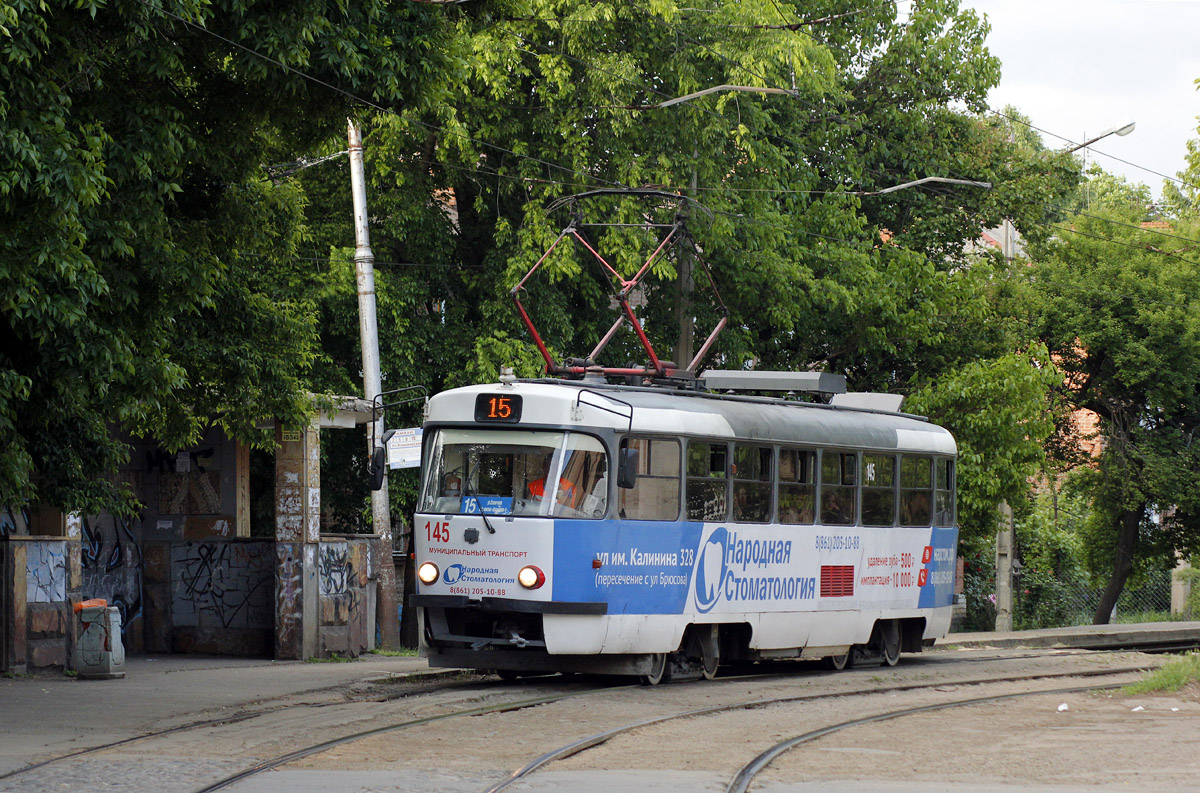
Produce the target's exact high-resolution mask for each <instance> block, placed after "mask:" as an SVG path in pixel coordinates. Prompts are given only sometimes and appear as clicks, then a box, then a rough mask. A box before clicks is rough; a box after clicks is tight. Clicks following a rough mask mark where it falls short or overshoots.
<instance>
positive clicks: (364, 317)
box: [347, 119, 400, 650]
mask: <svg viewBox="0 0 1200 793" xmlns="http://www.w3.org/2000/svg"><path fill="white" fill-rule="evenodd" d="M347 129H348V133H349V139H350V186H351V190H352V192H353V193H354V243H355V247H354V273H355V277H356V280H357V282H358V330H359V337H360V339H361V341H362V368H363V395H364V396H365V397H366V398H367V399H368V400H371V399H374V398H375V397H377V396H378V395H379V394H380V392H381V391H383V386H382V384H381V378H380V375H379V327H378V324H377V321H376V318H375V254H374V253H372V252H371V239H370V236H369V234H368V232H367V185H366V179H365V177H364V176H363V145H362V131H361V130H360V129H359V127H358V125H357V124H355V123H354V121H353V120H352V119H347ZM383 429H384V428H383V417H382V416H380V417H379V419H378V420H376V421H375V422H374V424H373V426H372V427H371V431H370V432H368V433H367V455H368V459H370V455H371V453H372V452H373V451H374V445H375V444H377V443H379V440H380V438H382V437H383ZM371 522H372V526H373V528H374V530H375V535H376V536H377V537H379V557H380V558H379V598H378V600H377V603H378V605H377V608H376V614H375V617H376V620H377V621H378V624H379V639H380V644H381V645H382V646H383V649H385V650H397V649H399V648H400V621H399V620H398V619H397V610H396V592H397V589H396V567H395V565H394V564H393V563H392V547H393V544H392V516H391V512H390V510H389V509H388V491H387V478H386V477H385V478H384V480H383V487H381V488H380V489H379V490H375V491H372V493H371Z"/></svg>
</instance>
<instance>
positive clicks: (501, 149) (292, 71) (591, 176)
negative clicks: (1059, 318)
mask: <svg viewBox="0 0 1200 793" xmlns="http://www.w3.org/2000/svg"><path fill="white" fill-rule="evenodd" d="M140 2H142V3H143V4H144V5H146V6H147V7H148V8H151V9H152V10H154V11H157V12H159V13H161V14H162V15H164V16H166V17H169V18H171V19H174V20H176V21H178V22H180V23H181V24H183V25H185V26H186V27H188V28H190V29H192V30H195V31H197V32H199V33H203V34H206V35H208V36H211V37H213V38H216V39H218V40H220V41H222V42H224V43H226V44H228V45H229V46H232V47H235V48H237V49H239V50H241V51H243V52H246V53H248V54H250V55H253V56H255V57H257V58H260V59H262V60H264V61H266V62H268V63H271V64H273V65H275V66H278V67H279V68H281V69H283V70H284V71H285V72H287V73H289V74H292V75H295V76H298V77H300V78H302V79H304V80H308V81H310V82H312V83H314V84H317V85H320V86H322V87H324V88H327V89H329V90H331V91H334V92H335V93H337V94H340V95H342V96H344V97H346V98H347V99H350V100H351V101H353V102H357V103H359V104H362V105H365V106H367V107H370V108H372V109H374V110H377V111H379V112H382V113H385V114H389V115H393V116H396V117H398V118H403V117H400V116H399V114H397V113H396V112H395V110H394V109H392V108H389V107H385V106H382V105H380V104H378V103H375V102H372V101H370V100H369V99H366V98H364V97H362V96H359V95H356V94H354V93H352V92H350V91H347V90H345V89H343V88H341V87H339V86H337V85H334V84H332V83H329V82H327V81H325V80H321V79H320V78H317V77H314V76H313V75H310V74H307V73H306V72H304V71H301V70H299V69H296V68H295V67H292V66H288V65H287V64H285V63H283V62H282V61H280V60H278V59H276V58H272V57H271V56H269V55H266V54H264V53H262V52H259V51H258V50H256V49H254V48H252V47H248V46H246V45H244V44H241V43H240V42H237V41H234V40H232V39H229V38H227V37H225V36H222V35H220V34H219V33H216V32H215V31H212V30H209V29H208V28H205V27H203V26H201V25H197V24H196V23H194V22H192V21H191V20H188V19H186V18H185V17H183V16H180V15H178V14H175V13H173V12H171V11H168V10H166V9H164V8H161V7H157V6H154V5H152V4H151V3H149V2H148V0H140ZM776 9H777V11H779V13H780V14H781V15H782V10H781V9H779V7H778V4H776ZM642 10H643V11H644V9H642ZM649 16H650V21H652V22H655V23H657V24H662V25H667V26H668V27H669V28H670V27H671V24H670V23H668V22H666V21H665V20H660V19H657V18H655V17H653V15H649ZM789 29H790V28H789ZM676 32H677V33H678V31H676ZM797 32H800V33H802V34H804V35H807V33H805V32H803V31H797ZM517 35H518V37H519V38H522V40H523V41H526V42H527V40H526V39H524V38H523V37H520V36H519V34H517ZM683 38H684V40H685V41H688V42H689V43H691V44H693V45H695V46H698V47H701V48H703V49H705V50H707V51H708V52H710V53H712V54H713V55H715V56H716V57H717V58H719V59H721V60H724V61H727V62H728V63H730V64H732V65H733V66H735V67H737V68H740V69H742V70H743V71H745V72H747V73H748V74H751V75H752V76H755V77H756V78H758V79H759V80H761V81H763V82H764V83H766V84H768V85H769V84H770V81H769V80H768V79H767V78H766V77H765V76H763V75H761V74H758V73H757V72H755V71H754V70H752V69H750V68H749V67H747V66H745V65H744V64H741V63H738V62H737V61H734V60H732V59H730V58H728V57H727V56H725V55H723V54H722V53H720V52H718V51H716V50H714V49H712V48H711V47H709V46H708V45H706V44H704V43H703V42H699V41H696V40H695V39H691V38H688V37H687V36H683ZM814 40H816V39H815V38H814ZM525 52H527V54H531V55H536V53H530V52H528V51H525ZM571 57H573V56H571ZM581 63H582V62H581ZM582 65H584V66H585V68H592V69H596V70H598V71H603V70H601V69H599V67H596V66H594V65H589V64H586V63H584V64H582ZM643 87H644V88H648V87H646V86H643ZM648 90H652V91H654V92H655V93H658V94H659V95H662V96H665V94H664V93H663V92H661V91H658V90H657V89H649V88H648ZM781 90H782V89H781ZM801 101H803V100H801ZM805 104H809V105H810V106H811V103H807V102H805ZM707 112H713V111H707ZM992 112H994V113H996V114H997V115H1000V116H1002V117H1005V118H1010V120H1014V121H1017V122H1018V123H1022V124H1025V123H1026V122H1023V121H1020V120H1019V119H1012V118H1011V117H1009V116H1006V115H1005V114H1003V113H999V112H998V111H992ZM713 114H714V115H716V116H718V117H720V114H716V113H713ZM403 120H404V121H405V122H406V123H412V124H415V125H417V126H420V127H422V128H425V129H427V130H430V131H434V132H439V133H442V134H447V135H453V136H457V137H460V138H462V139H463V140H467V141H469V142H471V143H474V144H476V145H478V146H481V147H484V148H487V149H491V150H494V151H498V152H501V153H504V154H508V155H511V156H513V157H515V158H518V159H523V160H528V161H531V162H535V163H538V164H540V165H544V166H546V167H548V168H552V169H555V170H559V171H563V172H565V173H569V174H572V175H575V176H580V177H583V178H584V179H586V180H589V181H588V182H587V183H586V184H587V186H595V182H599V183H600V184H601V185H602V186H607V187H623V188H625V187H629V186H628V185H625V184H624V183H622V182H619V181H612V180H607V179H604V178H602V177H598V176H596V175H595V174H588V173H585V172H582V171H579V170H577V169H574V168H569V167H567V166H562V165H559V164H557V163H553V162H550V161H547V160H544V159H541V158H538V157H532V156H530V155H523V154H519V153H517V152H514V151H512V150H511V149H508V148H505V147H503V146H499V145H497V144H493V143H490V142H488V141H483V140H480V139H478V138H474V137H472V136H470V135H466V134H463V133H460V132H456V131H453V130H447V129H445V128H444V127H441V126H439V125H436V124H431V123H429V122H425V121H421V120H419V119H412V118H403ZM1028 126H1030V127H1032V128H1034V129H1038V131H1040V132H1045V130H1041V129H1039V128H1037V127H1033V125H1031V124H1030V125H1028ZM867 134H869V135H874V133H871V132H869V131H867ZM1046 134H1051V135H1053V134H1054V133H1049V132H1046ZM767 135H768V136H770V137H775V138H777V137H778V136H773V135H771V134H770V133H767ZM875 137H877V138H879V139H880V140H885V139H884V138H882V136H878V135H875ZM1055 137H1061V136H1057V135H1055ZM1063 139H1064V140H1066V138H1063ZM780 140H782V139H780ZM332 156H337V155H332ZM438 164H439V165H442V166H447V167H450V166H448V164H446V163H438ZM1131 164H1132V163H1131ZM1137 167H1141V166H1137ZM462 170H466V169H462ZM1146 170H1149V169H1146ZM476 172H479V173H483V174H485V175H490V176H494V177H501V178H514V177H507V176H505V175H502V174H499V173H498V172H494V173H492V172H487V171H481V170H478V169H476ZM517 178H520V179H521V180H522V181H545V182H547V183H549V184H563V185H567V184H570V183H565V182H557V181H554V180H533V179H532V178H530V177H517ZM1167 178H1170V177H1167ZM1176 181H1179V182H1180V184H1185V185H1187V183H1186V182H1183V181H1182V180H1176ZM1188 186H1191V185H1188ZM921 187H925V186H921ZM703 189H706V190H716V189H727V188H703ZM747 190H754V191H759V190H761V191H763V192H774V193H779V194H788V193H794V194H814V195H816V194H819V195H849V194H851V193H849V191H780V190H772V189H771V188H749V189H747ZM932 192H935V193H936V192H940V191H937V190H933V191H932ZM943 194H944V193H943ZM719 214H724V215H728V216H730V217H739V218H744V217H745V216H744V215H738V214H735V213H728V212H719ZM1105 220H1107V219H1105ZM1109 222H1111V221H1109ZM1064 228H1065V227H1064ZM792 230H793V231H798V232H800V233H802V234H805V235H807V236H814V237H819V238H822V239H826V240H829V241H837V242H841V243H843V244H847V245H853V244H855V243H853V242H851V241H849V240H844V239H838V238H833V237H829V236H827V235H821V234H817V233H815V232H808V231H806V230H803V229H795V228H793V229H792ZM1141 230H1144V231H1147V232H1150V233H1162V232H1159V231H1158V230H1154V229H1141ZM1165 236H1173V235H1165ZM1134 247H1136V246H1134ZM1152 250H1156V251H1157V249H1152ZM909 252H911V253H914V254H917V255H921V256H924V254H921V253H920V252H918V251H911V250H910V251H909ZM1157 252H1159V253H1163V254H1164V255H1173V254H1169V253H1166V252H1162V251H1157ZM1176 258H1182V257H1176ZM1184 261H1190V260H1186V259H1184Z"/></svg>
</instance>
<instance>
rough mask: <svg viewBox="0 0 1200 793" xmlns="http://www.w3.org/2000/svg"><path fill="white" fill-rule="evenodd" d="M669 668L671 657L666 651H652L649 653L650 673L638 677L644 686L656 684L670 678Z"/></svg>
mask: <svg viewBox="0 0 1200 793" xmlns="http://www.w3.org/2000/svg"><path fill="white" fill-rule="evenodd" d="M670 668H671V659H670V656H669V655H668V654H667V653H652V654H651V655H650V673H649V674H645V675H642V676H641V677H640V678H639V679H640V680H641V681H642V685H644V686H657V685H658V684H659V683H661V682H663V681H664V680H669V679H670V674H669V670H670Z"/></svg>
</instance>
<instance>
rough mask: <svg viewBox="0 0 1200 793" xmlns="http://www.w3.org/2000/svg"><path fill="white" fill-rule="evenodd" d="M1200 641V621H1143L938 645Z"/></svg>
mask: <svg viewBox="0 0 1200 793" xmlns="http://www.w3.org/2000/svg"><path fill="white" fill-rule="evenodd" d="M1197 644H1200V622H1140V623H1130V624H1127V625H1080V626H1077V627H1073V628H1044V629H1042V630H1035V631H1010V632H1005V633H951V634H950V635H949V636H947V637H946V638H945V639H939V640H938V643H937V645H936V646H938V647H1071V648H1077V649H1085V650H1105V649H1109V648H1115V647H1125V648H1128V649H1131V650H1137V649H1145V650H1151V649H1157V650H1164V649H1174V648H1179V649H1184V648H1187V647H1195V646H1196V645H1197Z"/></svg>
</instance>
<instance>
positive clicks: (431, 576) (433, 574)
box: [417, 562, 441, 584]
mask: <svg viewBox="0 0 1200 793" xmlns="http://www.w3.org/2000/svg"><path fill="white" fill-rule="evenodd" d="M440 572H441V571H440V570H438V566H437V565H436V564H434V563H433V562H424V563H422V564H421V566H420V567H418V568H417V578H419V579H421V583H422V584H432V583H433V582H434V581H437V580H438V573H440Z"/></svg>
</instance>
